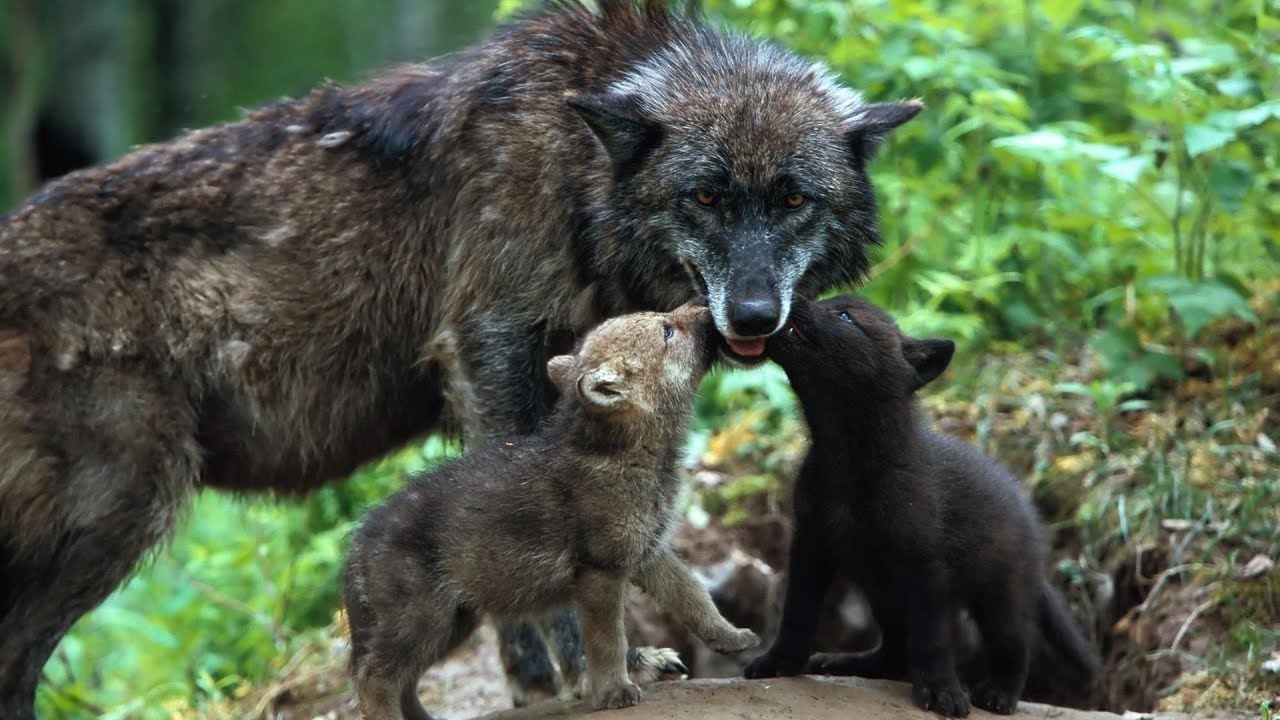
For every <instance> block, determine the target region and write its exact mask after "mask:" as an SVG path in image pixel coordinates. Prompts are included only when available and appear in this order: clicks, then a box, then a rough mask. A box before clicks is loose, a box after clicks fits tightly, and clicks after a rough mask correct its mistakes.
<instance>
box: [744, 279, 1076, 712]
mask: <svg viewBox="0 0 1280 720" xmlns="http://www.w3.org/2000/svg"><path fill="white" fill-rule="evenodd" d="M954 349H955V345H954V344H953V343H952V342H951V341H950V340H932V339H931V340H918V339H915V338H912V337H908V336H906V335H904V334H903V333H902V332H901V331H900V330H899V329H898V326H897V324H896V323H894V321H893V319H892V318H890V317H889V316H888V315H887V314H886V313H885V312H884V311H882V310H881V309H879V308H877V307H876V306H874V305H872V304H871V303H869V302H866V301H865V300H861V299H858V298H853V297H847V296H846V297H837V298H833V299H830V300H827V301H825V302H821V303H814V302H810V301H807V300H798V301H797V303H796V306H795V308H794V310H793V312H792V314H791V320H790V322H789V323H788V326H787V329H786V330H785V331H783V332H782V333H779V334H778V335H775V336H774V337H772V338H770V339H769V342H768V352H769V357H771V358H772V359H773V360H775V361H776V362H777V363H778V364H779V365H781V366H782V368H783V370H785V371H786V373H787V377H788V378H789V379H790V380H791V384H792V386H793V387H794V388H795V391H796V395H797V396H798V397H799V399H800V403H801V405H802V406H803V408H804V414H805V419H806V420H807V421H808V425H809V430H810V433H811V435H812V438H813V446H812V447H811V448H810V450H809V453H808V455H807V456H806V458H805V462H804V465H803V467H802V469H801V471H800V476H799V477H798V478H797V480H796V484H795V488H794V493H795V499H794V505H793V507H794V508H795V534H794V537H793V538H792V541H791V565H790V568H791V569H790V578H789V581H788V585H787V592H786V599H785V601H784V607H783V611H782V622H781V625H780V627H779V630H778V635H777V637H776V638H775V640H774V641H773V645H772V647H770V648H769V650H768V651H767V652H766V653H765V654H764V655H762V656H761V657H759V658H756V659H755V660H754V661H752V662H751V664H750V665H748V666H747V669H746V675H747V677H773V676H776V675H791V674H795V673H797V672H800V671H801V670H802V669H804V667H805V662H806V661H807V660H809V652H810V647H811V643H812V640H813V633H814V628H815V623H816V620H817V616H818V611H819V608H820V604H821V603H822V600H823V597H824V595H825V594H826V592H827V590H828V588H829V587H830V585H831V582H832V579H833V578H834V576H835V574H836V573H841V574H843V575H844V576H845V577H847V578H848V579H849V580H850V581H851V582H853V583H855V584H856V585H858V587H859V588H861V589H862V591H863V592H864V593H866V596H867V599H868V601H869V602H870V605H871V610H872V614H873V615H874V616H875V619H876V624H878V625H879V626H880V632H881V641H880V645H879V647H878V648H876V650H874V651H872V652H871V653H870V654H866V655H833V656H815V657H814V659H813V662H812V663H811V665H810V669H811V670H812V671H813V672H817V673H821V674H829V675H860V676H864V677H888V678H893V679H903V678H906V679H909V680H910V681H911V684H912V695H913V696H914V698H915V701H916V703H917V704H918V705H920V706H921V707H923V708H925V709H926V710H934V711H936V712H938V713H941V714H943V715H946V716H948V717H958V716H963V715H967V714H968V712H969V697H968V696H967V695H966V694H965V691H964V689H963V688H962V687H961V686H960V681H959V679H958V678H957V676H956V668H955V661H954V657H953V651H952V648H953V638H952V636H951V633H952V628H953V627H958V623H956V622H955V619H956V618H957V617H958V613H959V611H960V610H961V609H965V610H968V611H969V613H970V614H971V615H972V617H973V619H974V621H975V622H976V624H977V627H978V631H979V633H980V634H981V636H982V645H983V648H984V654H985V660H986V666H987V673H986V676H985V677H983V678H979V679H978V683H977V684H976V685H975V687H974V689H973V702H974V704H976V705H978V706H979V707H981V708H984V709H986V710H990V711H992V712H997V713H1012V712H1013V711H1014V708H1015V707H1016V706H1017V704H1018V697H1019V696H1020V695H1021V693H1022V688H1023V684H1024V683H1025V681H1026V678H1027V666H1028V659H1029V647H1030V645H1029V643H1030V638H1031V637H1032V633H1033V632H1034V631H1035V630H1036V629H1037V628H1038V629H1039V630H1041V631H1042V632H1043V633H1044V635H1045V637H1046V638H1047V639H1048V640H1049V642H1050V644H1051V645H1053V647H1054V648H1055V649H1057V650H1058V651H1059V652H1060V653H1061V654H1062V655H1063V656H1064V657H1065V658H1066V659H1067V660H1068V661H1069V662H1070V663H1071V665H1072V666H1073V667H1074V668H1075V669H1076V670H1078V671H1079V672H1080V673H1081V674H1082V675H1083V676H1085V677H1087V678H1088V679H1090V680H1092V678H1093V676H1094V675H1095V673H1096V671H1097V660H1096V659H1095V657H1094V654H1093V651H1092V650H1091V649H1090V647H1089V643H1088V641H1086V640H1085V639H1084V637H1083V636H1082V634H1081V632H1080V630H1079V629H1078V628H1077V626H1076V623H1075V622H1074V620H1072V619H1071V616H1070V614H1069V613H1068V611H1067V610H1066V607H1065V603H1064V602H1063V600H1062V597H1061V596H1060V595H1059V594H1058V591H1057V590H1056V589H1055V588H1054V587H1053V586H1052V585H1050V584H1049V581H1048V580H1047V579H1046V577H1045V573H1044V566H1045V562H1046V559H1047V555H1048V548H1047V543H1046V541H1045V537H1044V529H1043V527H1042V526H1041V524H1040V519H1039V517H1038V516H1037V514H1036V511H1035V507H1034V506H1032V504H1031V501H1030V500H1029V499H1028V498H1027V496H1026V493H1025V492H1024V491H1023V490H1022V488H1021V486H1020V485H1019V484H1018V481H1017V480H1016V479H1015V478H1014V477H1013V476H1012V475H1011V474H1010V473H1009V471H1008V470H1006V469H1005V468H1004V467H1002V466H1001V465H1000V464H999V463H997V462H996V461H995V460H992V459H991V458H989V457H987V456H986V455H983V454H982V453H981V452H979V451H978V450H977V449H976V448H974V447H972V446H970V445H967V444H965V443H962V442H960V441H958V440H956V439H954V438H951V437H947V436H945V435H938V434H936V433H934V432H933V431H932V430H930V429H929V428H928V426H927V425H926V423H925V421H924V420H923V419H922V418H921V417H920V414H919V412H918V411H917V409H916V407H915V400H914V395H915V392H916V391H917V390H919V389H920V388H921V387H922V386H924V385H925V384H927V383H928V382H930V381H931V380H933V379H934V378H936V377H937V376H938V375H940V374H941V373H942V371H943V370H945V369H946V367H947V365H948V364H949V363H950V362H951V355H952V352H953V351H954Z"/></svg>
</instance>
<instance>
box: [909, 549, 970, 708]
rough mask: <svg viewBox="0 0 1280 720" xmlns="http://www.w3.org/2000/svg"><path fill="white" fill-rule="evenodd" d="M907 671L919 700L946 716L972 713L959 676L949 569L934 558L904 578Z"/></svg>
mask: <svg viewBox="0 0 1280 720" xmlns="http://www.w3.org/2000/svg"><path fill="white" fill-rule="evenodd" d="M903 589H904V591H905V592H904V597H905V599H906V609H907V671H908V673H909V674H910V676H911V695H912V698H914V699H915V701H916V704H917V705H919V706H920V707H922V708H924V709H925V710H932V711H934V712H936V713H938V714H940V715H944V716H946V717H964V716H966V715H968V714H969V696H968V695H967V694H966V693H965V691H964V688H963V687H961V686H960V679H959V678H958V677H956V665H955V656H954V654H953V652H952V647H951V618H952V610H951V604H950V602H949V600H948V592H947V590H948V587H947V577H946V571H945V570H944V569H943V568H942V567H941V564H940V563H937V562H930V563H927V564H926V565H925V566H924V567H923V568H920V569H919V570H918V574H917V575H914V576H911V577H907V578H904V580H903Z"/></svg>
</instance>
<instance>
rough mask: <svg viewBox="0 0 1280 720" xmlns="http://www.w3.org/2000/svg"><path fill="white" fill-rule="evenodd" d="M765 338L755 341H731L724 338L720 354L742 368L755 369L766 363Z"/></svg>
mask: <svg viewBox="0 0 1280 720" xmlns="http://www.w3.org/2000/svg"><path fill="white" fill-rule="evenodd" d="M764 344H765V341H764V338H756V339H754V340H730V339H729V338H724V339H723V342H722V343H721V344H720V354H721V355H723V356H724V357H725V358H726V359H728V360H730V361H731V362H733V363H735V364H737V365H739V366H741V367H755V366H756V365H759V364H760V363H763V362H764V361H765V354H764Z"/></svg>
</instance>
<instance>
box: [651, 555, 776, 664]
mask: <svg viewBox="0 0 1280 720" xmlns="http://www.w3.org/2000/svg"><path fill="white" fill-rule="evenodd" d="M635 581H636V584H638V585H639V586H640V587H641V588H643V589H644V591H645V592H647V593H649V594H650V595H652V596H653V597H654V599H655V600H657V601H658V604H659V605H660V606H662V607H663V608H665V609H666V611H667V612H669V613H671V616H672V617H673V618H675V620H676V622H678V623H680V624H681V625H684V626H685V627H687V628H689V630H690V632H692V633H693V634H694V635H697V636H698V638H699V639H701V640H702V641H703V642H705V643H706V644H707V645H708V646H709V647H710V648H711V649H712V650H715V651H716V652H719V653H725V654H729V653H736V652H741V651H743V650H747V649H750V648H753V647H755V646H757V645H759V644H760V638H759V637H758V636H757V635H756V634H755V633H753V632H751V631H750V630H747V629H742V628H736V627H734V626H733V625H732V624H731V623H730V622H729V621H728V620H725V619H724V617H723V616H721V615H720V611H719V610H717V609H716V605H715V603H714V602H712V601H711V595H710V593H708V592H707V589H706V588H705V587H703V586H702V583H700V582H698V579H697V578H695V577H694V576H693V573H691V572H689V568H687V567H685V564H684V563H683V562H682V561H681V560H680V558H679V557H677V556H676V554H675V552H673V551H672V550H671V548H665V549H664V550H663V551H662V554H660V555H659V556H658V557H656V558H654V560H653V561H652V562H650V563H649V564H647V565H646V566H645V567H644V568H642V569H641V570H640V573H639V574H638V575H637V576H636V578H635Z"/></svg>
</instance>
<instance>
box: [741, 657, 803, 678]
mask: <svg viewBox="0 0 1280 720" xmlns="http://www.w3.org/2000/svg"><path fill="white" fill-rule="evenodd" d="M802 669H804V659H803V658H800V659H796V658H787V657H783V656H782V655H781V654H780V653H774V652H772V651H770V652H766V653H765V654H763V655H761V656H760V657H758V658H756V659H755V660H752V661H751V662H749V663H747V666H746V667H745V668H743V670H742V676H743V677H745V678H749V679H755V678H771V677H786V676H789V675H799V674H800V671H801V670H802Z"/></svg>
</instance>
